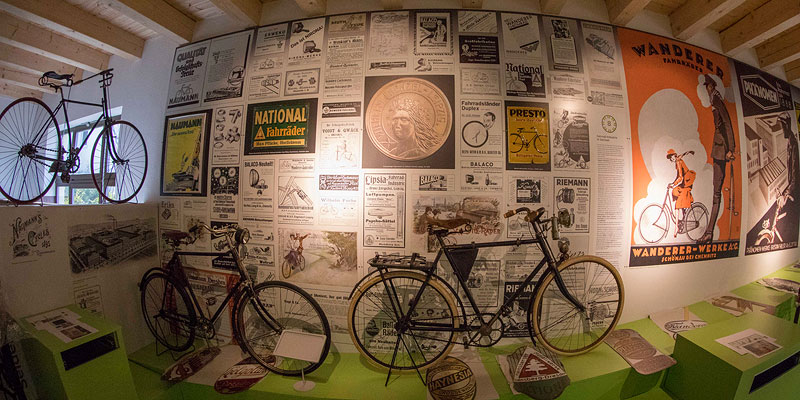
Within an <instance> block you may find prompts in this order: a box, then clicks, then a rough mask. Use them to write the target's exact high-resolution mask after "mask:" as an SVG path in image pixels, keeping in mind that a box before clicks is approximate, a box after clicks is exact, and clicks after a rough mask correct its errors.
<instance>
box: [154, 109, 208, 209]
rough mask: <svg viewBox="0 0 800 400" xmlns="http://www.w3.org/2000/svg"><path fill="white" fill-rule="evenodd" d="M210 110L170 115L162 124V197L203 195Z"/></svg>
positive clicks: (204, 190)
mask: <svg viewBox="0 0 800 400" xmlns="http://www.w3.org/2000/svg"><path fill="white" fill-rule="evenodd" d="M210 119H211V110H208V111H200V112H196V113H190V114H181V115H173V116H169V117H167V118H166V122H165V124H164V147H163V151H162V155H161V195H162V196H168V195H180V196H205V195H206V170H207V168H206V166H207V165H208V164H207V163H208V134H209V128H210Z"/></svg>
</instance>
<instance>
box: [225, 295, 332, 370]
mask: <svg viewBox="0 0 800 400" xmlns="http://www.w3.org/2000/svg"><path fill="white" fill-rule="evenodd" d="M253 292H254V295H252V294H250V293H245V295H244V296H242V298H241V300H240V303H239V306H238V307H237V312H236V324H238V329H237V333H238V335H239V339H240V340H241V343H242V346H243V347H244V348H245V350H247V352H248V353H249V354H250V355H251V356H253V358H255V359H256V360H257V361H258V362H259V363H260V364H261V365H263V366H264V367H266V368H267V369H269V370H270V371H272V372H275V373H277V374H280V375H290V376H294V375H300V374H301V373H306V374H307V373H309V372H311V371H313V370H315V369H317V368H319V366H320V365H322V363H323V362H324V361H325V357H326V356H327V355H328V350H329V349H330V345H331V328H330V325H328V319H327V318H326V317H325V313H324V312H322V308H321V307H320V306H319V304H318V303H317V302H316V300H314V298H313V297H311V295H309V294H308V293H306V291H304V290H303V289H300V288H299V287H297V286H295V285H292V284H291V283H287V282H279V281H268V282H264V283H260V284H258V285H256V287H254V288H253ZM283 331H293V332H301V333H313V334H317V335H323V336H325V344H324V346H323V349H322V353H321V354H320V359H319V361H318V362H315V363H312V362H308V361H302V360H294V359H288V358H283V359H278V360H276V359H275V358H274V357H273V356H272V353H273V352H274V351H275V346H276V345H277V344H278V339H279V338H280V337H281V333H282V332H283Z"/></svg>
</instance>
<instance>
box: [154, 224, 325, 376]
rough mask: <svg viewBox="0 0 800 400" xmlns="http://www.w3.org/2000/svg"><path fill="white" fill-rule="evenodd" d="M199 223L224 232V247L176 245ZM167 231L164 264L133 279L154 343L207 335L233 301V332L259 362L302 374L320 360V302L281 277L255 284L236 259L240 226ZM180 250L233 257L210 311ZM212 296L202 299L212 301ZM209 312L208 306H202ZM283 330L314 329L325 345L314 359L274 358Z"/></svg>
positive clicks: (183, 343) (186, 343)
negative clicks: (229, 275) (230, 279)
mask: <svg viewBox="0 0 800 400" xmlns="http://www.w3.org/2000/svg"><path fill="white" fill-rule="evenodd" d="M200 229H203V230H205V231H208V232H211V233H212V234H214V235H220V236H223V237H224V242H225V243H227V245H228V250H227V251H226V252H198V251H177V249H178V248H179V247H180V246H181V245H187V244H191V243H194V242H195V241H196V240H197V237H198V234H199V233H200ZM190 232H191V233H187V232H182V231H167V232H165V233H164V234H163V238H164V240H165V241H166V242H167V243H168V245H169V246H170V247H171V248H172V249H173V250H174V253H173V254H172V258H171V259H170V260H169V262H168V263H167V266H166V268H152V269H150V270H149V271H147V272H145V274H144V276H143V277H142V280H141V282H140V284H139V289H140V290H141V295H142V297H141V302H142V313H143V314H144V318H145V322H146V323H147V327H148V328H149V329H150V332H152V333H153V336H155V338H156V340H157V343H160V344H162V345H164V346H166V347H167V348H168V349H169V350H173V351H184V350H187V349H189V347H191V346H192V344H193V342H194V339H195V337H196V336H198V335H199V336H202V337H204V338H205V339H211V338H213V337H215V336H216V328H215V324H216V323H217V322H218V321H220V319H221V318H222V315H223V312H224V311H225V310H226V309H228V306H229V304H231V302H232V304H233V309H232V311H231V317H232V318H231V319H232V321H231V325H232V327H233V335H234V337H235V338H236V340H237V342H238V343H239V346H241V348H242V350H243V351H245V352H247V353H248V354H250V355H251V356H252V357H253V358H254V359H255V360H256V361H258V362H259V363H260V364H261V365H263V366H264V367H265V368H267V369H269V370H270V371H273V372H275V373H277V374H281V375H301V374H307V373H309V372H311V371H314V370H315V369H317V368H318V367H319V366H320V365H322V363H323V361H324V360H325V357H326V356H327V354H328V350H329V348H330V344H331V329H330V326H329V325H328V319H327V318H326V316H325V313H324V312H323V311H322V308H321V307H320V306H319V304H318V303H317V302H316V301H315V300H314V298H313V297H311V295H309V294H308V293H306V291H304V290H303V289H300V288H299V287H297V286H295V285H292V284H291V283H287V282H280V281H266V282H262V283H259V284H255V282H253V279H252V278H251V277H250V275H249V274H248V273H247V270H246V269H245V267H244V265H243V264H242V258H243V257H241V256H240V254H241V253H245V252H246V250H245V248H244V244H245V243H247V241H248V240H249V238H250V232H249V231H248V230H247V229H245V228H239V227H237V226H231V227H226V228H221V229H212V228H210V227H208V226H207V225H199V226H196V227H194V228H192V229H191V230H190ZM184 256H195V257H211V258H215V259H226V260H231V261H233V264H234V269H235V270H236V271H237V272H238V274H239V276H238V280H237V281H236V283H235V284H233V287H232V288H231V289H230V290H229V291H228V293H227V296H226V297H225V299H224V300H223V301H222V302H220V304H219V307H218V308H217V309H216V311H214V313H213V314H212V315H211V316H206V315H205V313H204V312H203V306H202V305H201V302H200V301H199V300H198V297H197V295H196V294H195V290H194V289H193V288H192V286H191V285H190V283H189V279H188V277H187V275H186V273H185V271H184V269H183V263H182V261H181V259H182V258H183V257H184ZM214 303H216V300H214V301H212V302H211V304H209V302H204V303H203V304H204V305H206V306H213V305H214ZM208 312H209V314H210V313H211V308H210V307H209V308H208ZM284 330H291V331H300V332H308V333H313V334H320V335H324V336H325V337H326V341H325V345H324V348H323V350H322V353H321V354H320V359H319V361H318V362H316V363H311V362H308V361H302V360H293V359H286V358H284V359H277V360H274V359H273V358H274V356H272V353H273V352H274V351H275V347H276V345H277V342H278V339H279V338H280V336H281V334H282V333H283V331H284Z"/></svg>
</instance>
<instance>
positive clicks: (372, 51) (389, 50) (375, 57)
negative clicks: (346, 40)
mask: <svg viewBox="0 0 800 400" xmlns="http://www.w3.org/2000/svg"><path fill="white" fill-rule="evenodd" d="M370 18H371V20H370V24H369V67H368V70H369V71H371V72H387V73H397V72H405V71H406V70H407V68H408V64H407V63H408V53H409V32H408V28H409V17H408V11H389V12H377V13H371V14H370Z"/></svg>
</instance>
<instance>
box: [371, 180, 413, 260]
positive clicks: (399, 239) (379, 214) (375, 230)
mask: <svg viewBox="0 0 800 400" xmlns="http://www.w3.org/2000/svg"><path fill="white" fill-rule="evenodd" d="M405 210H406V174H364V246H366V247H395V248H401V247H405V219H406V218H405Z"/></svg>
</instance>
